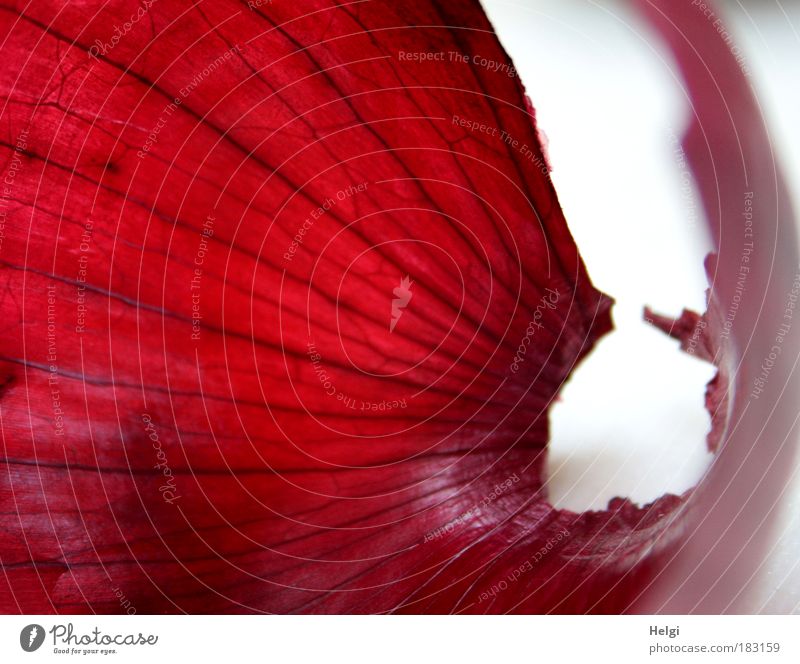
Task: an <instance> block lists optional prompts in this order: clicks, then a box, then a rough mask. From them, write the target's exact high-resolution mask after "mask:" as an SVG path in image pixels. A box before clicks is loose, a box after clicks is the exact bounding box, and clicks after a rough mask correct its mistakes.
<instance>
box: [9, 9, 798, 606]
mask: <svg viewBox="0 0 800 664" xmlns="http://www.w3.org/2000/svg"><path fill="white" fill-rule="evenodd" d="M677 4H678V5H683V4H685V6H686V7H688V6H689V3H688V2H687V3H677ZM23 6H24V10H23V9H22V7H23ZM140 7H143V5H140V4H139V3H136V2H114V3H109V4H107V5H105V4H101V3H91V2H90V3H80V4H78V3H47V5H46V6H45V5H44V4H42V5H39V4H31V5H29V6H28V5H23V4H22V3H19V4H18V5H14V4H13V3H12V4H7V5H5V6H4V7H3V10H2V13H1V14H0V21H2V41H1V42H0V44H2V46H0V49H2V55H3V61H4V63H6V64H5V66H4V68H3V70H2V74H0V76H1V77H2V78H0V86H1V87H2V93H3V106H2V123H0V131H2V132H3V138H2V155H3V157H2V162H3V164H4V167H5V171H6V174H8V173H11V172H12V170H13V173H14V176H13V177H12V178H11V183H10V184H9V183H8V177H6V186H7V189H6V194H5V196H4V199H3V205H4V207H3V209H2V214H3V222H4V226H3V235H2V244H1V245H0V266H2V267H1V268H0V278H2V280H3V289H2V293H3V299H2V311H3V319H4V320H5V321H6V323H5V329H4V334H3V341H2V351H1V352H0V356H1V357H2V364H0V371H1V372H2V374H0V382H1V383H2V386H3V388H2V397H0V418H1V419H0V421H1V422H2V436H3V455H2V456H3V460H4V462H3V465H4V468H3V472H1V473H0V501H1V503H2V511H3V513H4V514H5V515H6V516H5V517H4V519H3V522H2V525H0V562H1V563H2V567H3V572H4V574H3V576H2V577H0V610H2V611H5V612H23V613H48V612H58V613H69V612H76V613H83V612H101V613H118V612H125V611H127V610H129V608H130V607H133V608H134V610H135V611H137V612H138V613H158V612H189V613H209V612H211V613H215V612H270V613H273V612H279V613H286V612H300V613H330V612H338V613H376V612H409V613H450V612H467V613H487V612H488V613H498V612H507V611H513V612H536V613H538V612H546V611H555V612H586V611H593V612H598V611H611V612H616V611H625V610H629V609H630V608H631V607H632V606H633V605H634V602H636V601H638V600H639V599H640V595H641V592H642V590H643V589H644V588H646V587H648V583H649V581H650V580H651V579H653V578H654V576H655V574H656V573H657V571H658V570H659V569H661V565H662V564H664V563H666V562H667V561H672V560H673V556H674V554H675V553H676V551H677V550H678V549H679V547H680V546H681V544H682V542H683V539H684V536H685V535H686V534H687V533H688V532H690V531H691V528H692V526H693V524H694V523H696V522H697V517H696V510H695V511H692V510H687V509H686V506H687V504H691V502H689V503H687V502H686V499H687V498H689V496H688V495H687V496H683V497H676V496H664V497H663V498H661V499H659V500H658V501H656V502H655V503H653V504H652V505H648V506H644V507H642V508H639V507H637V506H635V505H633V504H632V503H630V502H628V501H625V500H615V501H612V502H611V504H610V505H609V509H608V510H607V511H602V512H589V513H585V514H574V513H571V512H567V511H563V510H555V509H554V508H553V507H552V506H550V505H549V504H548V502H547V496H546V493H545V491H544V490H543V468H544V455H545V450H546V444H547V440H548V431H547V411H548V408H549V406H550V404H551V403H552V401H553V399H554V398H555V397H556V396H557V394H558V392H559V390H560V388H561V386H562V385H563V383H564V381H565V380H566V379H567V378H568V376H569V375H570V373H571V371H572V370H573V369H574V368H575V366H576V365H577V363H578V362H579V361H580V359H581V358H582V357H584V356H585V354H586V353H587V352H589V350H591V348H592V346H593V345H594V343H595V342H596V340H597V339H598V338H599V337H600V336H601V335H603V334H604V333H606V332H608V331H609V330H610V329H611V319H610V308H611V300H610V299H609V298H608V297H607V296H605V295H604V294H602V293H600V292H598V291H597V290H596V289H595V288H594V287H593V286H592V284H591V281H590V280H589V277H588V276H587V272H586V269H585V267H584V265H583V263H582V261H581V259H580V257H579V255H578V252H577V249H576V247H575V244H574V242H573V240H572V238H571V236H570V234H569V231H568V229H567V226H566V222H565V220H564V218H563V214H562V212H561V209H560V207H559V205H558V202H557V198H556V194H555V192H554V189H553V187H552V183H551V182H550V179H549V176H548V166H547V161H546V156H545V155H544V154H543V151H542V148H541V145H540V142H539V139H538V136H537V129H536V124H535V119H534V114H533V110H532V107H531V105H530V104H529V102H528V100H527V98H526V97H525V94H524V90H523V87H522V85H521V83H520V81H519V80H518V78H517V77H516V76H515V75H508V72H509V71H510V68H511V67H512V64H511V62H510V60H509V59H508V56H507V55H506V54H505V52H504V51H503V50H502V48H501V46H500V45H499V43H498V41H497V38H496V37H495V35H494V33H493V31H492V28H491V26H490V24H489V23H488V21H487V19H486V17H485V15H484V13H483V10H482V9H481V7H480V5H479V4H478V3H477V2H425V1H423V2H415V3H413V4H412V3H391V2H382V1H379V0H373V1H371V2H354V3H348V4H341V5H340V4H335V3H333V2H329V1H320V2H300V3H288V2H287V3H284V2H278V1H275V2H272V3H268V4H264V5H262V6H254V7H253V8H252V9H251V8H249V7H248V5H247V3H236V2H229V1H221V2H214V3H204V4H199V5H193V4H192V3H188V2H169V3H167V2H154V3H152V4H151V5H149V6H148V8H147V11H141V12H140ZM666 11H671V10H669V9H668V8H667V9H666ZM137 12H140V13H137ZM133 16H136V17H137V18H136V20H135V21H134V20H132V18H130V17H133ZM126 21H128V24H126V23H125V22H126ZM128 25H130V27H127V26H128ZM116 26H121V27H120V28H119V29H117V28H116ZM708 29H709V28H708V27H706V31H707V30H708ZM123 33H124V34H123ZM115 35H121V36H119V38H118V39H116V40H115V39H114V36H115ZM716 47H718V48H721V47H722V45H721V42H719V40H717V44H716ZM422 53H434V54H435V53H443V54H445V55H444V56H443V58H446V59H447V61H446V62H443V61H439V60H436V59H433V60H429V59H421V58H420V57H419V56H414V55H411V56H408V55H407V54H422ZM451 53H455V54H461V56H462V57H466V58H468V59H470V60H472V58H474V57H475V56H479V57H480V58H484V59H485V60H486V62H487V63H488V62H491V63H495V64H496V66H494V65H493V66H477V65H474V64H472V63H465V62H463V61H461V60H459V59H458V58H456V59H455V60H454V61H451V60H450V57H451V56H450V55H449V54H451ZM709 103H711V102H709ZM754 149H755V150H758V149H759V148H758V146H756V147H755V148H754ZM701 185H702V186H705V185H703V183H701ZM761 204H762V203H759V205H761ZM720 223H722V224H724V223H727V222H726V221H725V219H721V222H720ZM724 253H725V252H724V251H723V256H724ZM795 264H796V261H795ZM404 279H409V280H410V285H408V282H405V281H404ZM713 292H714V291H713V289H712V309H711V311H712V313H713V311H714V308H713V302H714V299H713V297H714V296H713ZM393 300H398V301H399V302H400V304H402V305H403V306H402V307H401V306H399V305H397V308H396V309H395V308H394V307H395V304H393ZM536 312H538V313H536ZM395 313H397V314H398V315H396V316H395ZM714 320H715V319H714V318H713V316H710V317H709V330H711V331H713V330H715V329H718V328H716V327H715V325H716V324H717V323H715V322H714ZM392 323H394V325H392ZM734 334H738V328H737V332H735V333H734ZM712 337H713V335H712V334H711V332H709V336H708V345H709V348H714V353H713V354H710V355H709V357H710V359H713V360H715V361H716V362H717V363H718V364H721V365H723V368H724V371H723V374H721V377H720V379H718V383H717V387H720V386H721V387H720V389H721V390H722V394H723V395H724V394H725V393H726V392H725V390H726V389H727V385H728V383H727V380H728V379H727V377H728V376H730V375H732V374H731V372H730V369H729V368H725V367H724V364H723V362H722V356H721V355H719V354H718V353H717V352H716V350H717V349H716V348H715V347H714V343H715V342H714V340H713V338H712ZM521 349H522V350H521ZM735 351H736V349H732V350H731V351H730V352H731V355H730V357H731V358H735V357H736V354H735ZM730 361H734V360H730ZM723 402H724V403H728V400H726V399H723V398H722V397H720V400H719V402H718V403H723ZM728 415H729V413H726V414H725V417H722V418H718V417H717V418H716V419H715V423H716V425H715V430H714V432H713V434H712V438H710V440H713V441H717V440H719V439H720V438H721V436H722V432H723V431H724V427H725V424H726V422H727V421H728ZM723 452H724V450H723ZM723 456H724V455H723ZM721 458H722V457H721ZM121 598H124V601H123V599H121ZM125 602H128V604H125Z"/></svg>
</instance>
